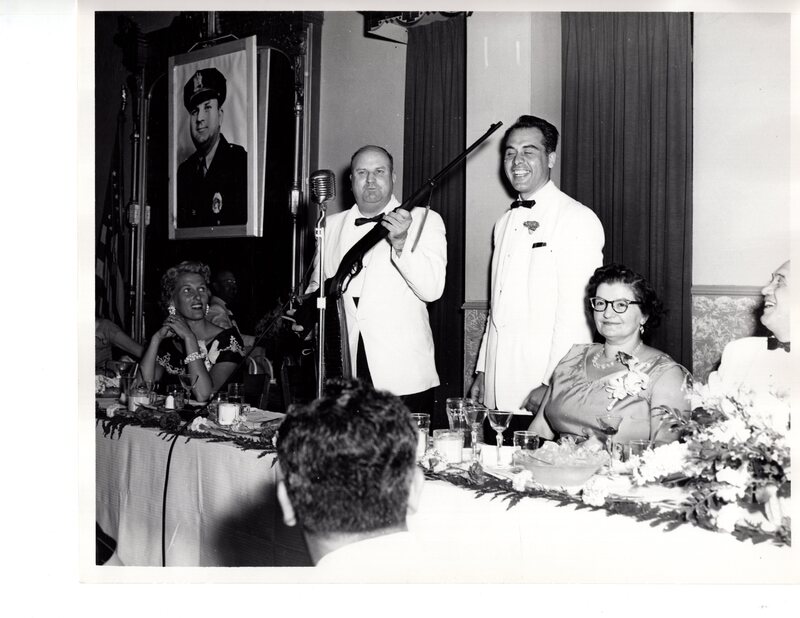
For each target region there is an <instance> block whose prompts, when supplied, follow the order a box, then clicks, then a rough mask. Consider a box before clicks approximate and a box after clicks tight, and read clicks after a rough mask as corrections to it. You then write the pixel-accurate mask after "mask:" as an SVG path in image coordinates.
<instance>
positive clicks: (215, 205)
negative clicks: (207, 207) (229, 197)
mask: <svg viewBox="0 0 800 618" xmlns="http://www.w3.org/2000/svg"><path fill="white" fill-rule="evenodd" d="M220 211H222V194H221V193H220V192H219V191H217V192H216V193H215V194H214V198H213V199H212V200H211V212H213V213H214V214H215V215H218V214H219V213H220Z"/></svg>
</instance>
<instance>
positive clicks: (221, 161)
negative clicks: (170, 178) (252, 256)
mask: <svg viewBox="0 0 800 618" xmlns="http://www.w3.org/2000/svg"><path fill="white" fill-rule="evenodd" d="M246 222H247V151H246V150H245V149H244V148H242V147H241V146H239V145H237V144H230V143H228V140H226V139H225V136H224V135H222V134H220V136H219V144H218V145H217V152H216V153H214V159H213V160H212V161H211V167H210V168H209V169H208V171H207V172H206V175H205V177H203V173H202V171H201V168H200V156H199V154H198V153H197V152H195V153H194V154H193V155H192V156H191V157H189V158H188V159H186V161H184V162H183V163H181V164H180V165H179V166H178V227H208V226H217V225H243V224H245V223H246Z"/></svg>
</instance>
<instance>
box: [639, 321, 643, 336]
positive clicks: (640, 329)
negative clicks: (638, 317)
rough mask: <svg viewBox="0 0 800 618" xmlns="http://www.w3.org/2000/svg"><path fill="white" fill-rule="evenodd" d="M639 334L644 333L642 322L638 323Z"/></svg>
mask: <svg viewBox="0 0 800 618" xmlns="http://www.w3.org/2000/svg"><path fill="white" fill-rule="evenodd" d="M639 334H640V335H644V322H642V323H641V324H639Z"/></svg>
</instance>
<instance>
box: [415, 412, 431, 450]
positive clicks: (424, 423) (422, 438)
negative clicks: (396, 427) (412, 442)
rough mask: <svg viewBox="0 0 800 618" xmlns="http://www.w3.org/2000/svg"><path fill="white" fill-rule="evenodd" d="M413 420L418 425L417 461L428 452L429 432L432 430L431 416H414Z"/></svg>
mask: <svg viewBox="0 0 800 618" xmlns="http://www.w3.org/2000/svg"><path fill="white" fill-rule="evenodd" d="M411 418H413V419H414V422H415V423H416V424H417V431H418V435H417V461H419V460H420V459H422V458H423V457H424V456H425V451H427V450H428V430H429V429H430V428H431V415H430V414H412V415H411Z"/></svg>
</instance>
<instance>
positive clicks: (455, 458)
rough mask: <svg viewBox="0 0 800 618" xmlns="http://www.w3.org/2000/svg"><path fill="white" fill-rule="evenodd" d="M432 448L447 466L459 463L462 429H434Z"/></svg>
mask: <svg viewBox="0 0 800 618" xmlns="http://www.w3.org/2000/svg"><path fill="white" fill-rule="evenodd" d="M433 448H434V449H435V450H437V451H438V452H439V454H440V455H441V456H442V457H444V460H445V461H446V462H447V463H448V464H457V463H461V458H462V454H463V448H464V430H463V429H434V430H433Z"/></svg>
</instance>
